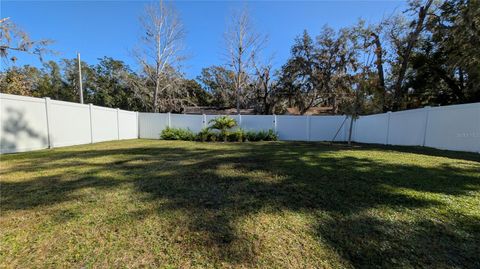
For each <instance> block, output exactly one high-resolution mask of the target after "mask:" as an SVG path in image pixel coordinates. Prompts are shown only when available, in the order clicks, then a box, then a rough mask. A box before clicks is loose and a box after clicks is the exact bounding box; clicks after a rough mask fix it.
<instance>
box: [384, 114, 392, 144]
mask: <svg viewBox="0 0 480 269" xmlns="http://www.w3.org/2000/svg"><path fill="white" fill-rule="evenodd" d="M391 115H392V111H388V112H387V138H386V139H385V145H388V142H389V136H390V117H391Z"/></svg>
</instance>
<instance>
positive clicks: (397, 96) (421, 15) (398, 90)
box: [393, 0, 433, 110]
mask: <svg viewBox="0 0 480 269" xmlns="http://www.w3.org/2000/svg"><path fill="white" fill-rule="evenodd" d="M432 2H433V0H428V1H427V3H426V4H425V6H422V7H420V11H419V12H418V21H417V23H416V25H415V30H414V31H413V32H411V33H410V35H409V36H408V39H407V47H406V48H405V50H404V52H403V53H402V54H403V55H401V58H402V61H401V64H400V70H399V72H398V77H397V81H396V82H395V86H394V102H393V110H398V109H400V102H401V101H402V100H401V99H402V97H403V92H402V84H403V80H404V79H405V74H406V72H407V67H408V61H409V60H410V54H411V53H412V50H413V47H414V46H415V44H416V43H417V40H418V37H419V36H420V33H421V32H422V29H423V22H424V21H425V18H426V16H427V12H428V9H429V8H430V6H431V5H432Z"/></svg>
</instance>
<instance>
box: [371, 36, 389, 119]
mask: <svg viewBox="0 0 480 269" xmlns="http://www.w3.org/2000/svg"><path fill="white" fill-rule="evenodd" d="M370 35H371V36H372V37H373V42H374V43H375V47H376V48H375V55H376V56H377V60H376V61H375V65H376V66H377V72H378V84H377V87H378V91H379V92H380V93H381V102H382V111H383V112H387V110H388V109H387V106H386V98H385V94H386V91H385V75H384V73H383V59H382V57H383V48H382V43H381V42H380V38H379V36H378V35H377V34H376V33H373V32H372V33H370Z"/></svg>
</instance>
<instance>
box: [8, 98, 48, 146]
mask: <svg viewBox="0 0 480 269" xmlns="http://www.w3.org/2000/svg"><path fill="white" fill-rule="evenodd" d="M6 112H7V117H6V119H5V120H3V119H2V137H1V139H0V149H1V152H2V153H10V152H16V151H17V150H18V149H21V148H19V145H18V141H19V137H20V136H23V135H25V136H27V137H28V140H30V141H35V140H38V144H40V145H47V146H48V138H47V137H46V136H45V135H43V134H40V133H39V132H37V131H36V130H34V129H33V128H32V127H31V126H30V125H29V123H28V121H27V120H25V113H24V112H23V111H21V110H18V109H14V108H11V107H8V108H7V109H6ZM34 143H35V142H34Z"/></svg>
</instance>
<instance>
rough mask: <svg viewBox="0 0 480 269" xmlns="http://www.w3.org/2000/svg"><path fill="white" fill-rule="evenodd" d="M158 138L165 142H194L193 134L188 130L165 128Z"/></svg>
mask: <svg viewBox="0 0 480 269" xmlns="http://www.w3.org/2000/svg"><path fill="white" fill-rule="evenodd" d="M160 138H162V139H165V140H185V141H193V140H195V134H194V133H193V132H192V131H190V129H181V128H170V127H167V128H165V129H164V130H163V131H162V133H161V134H160Z"/></svg>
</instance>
